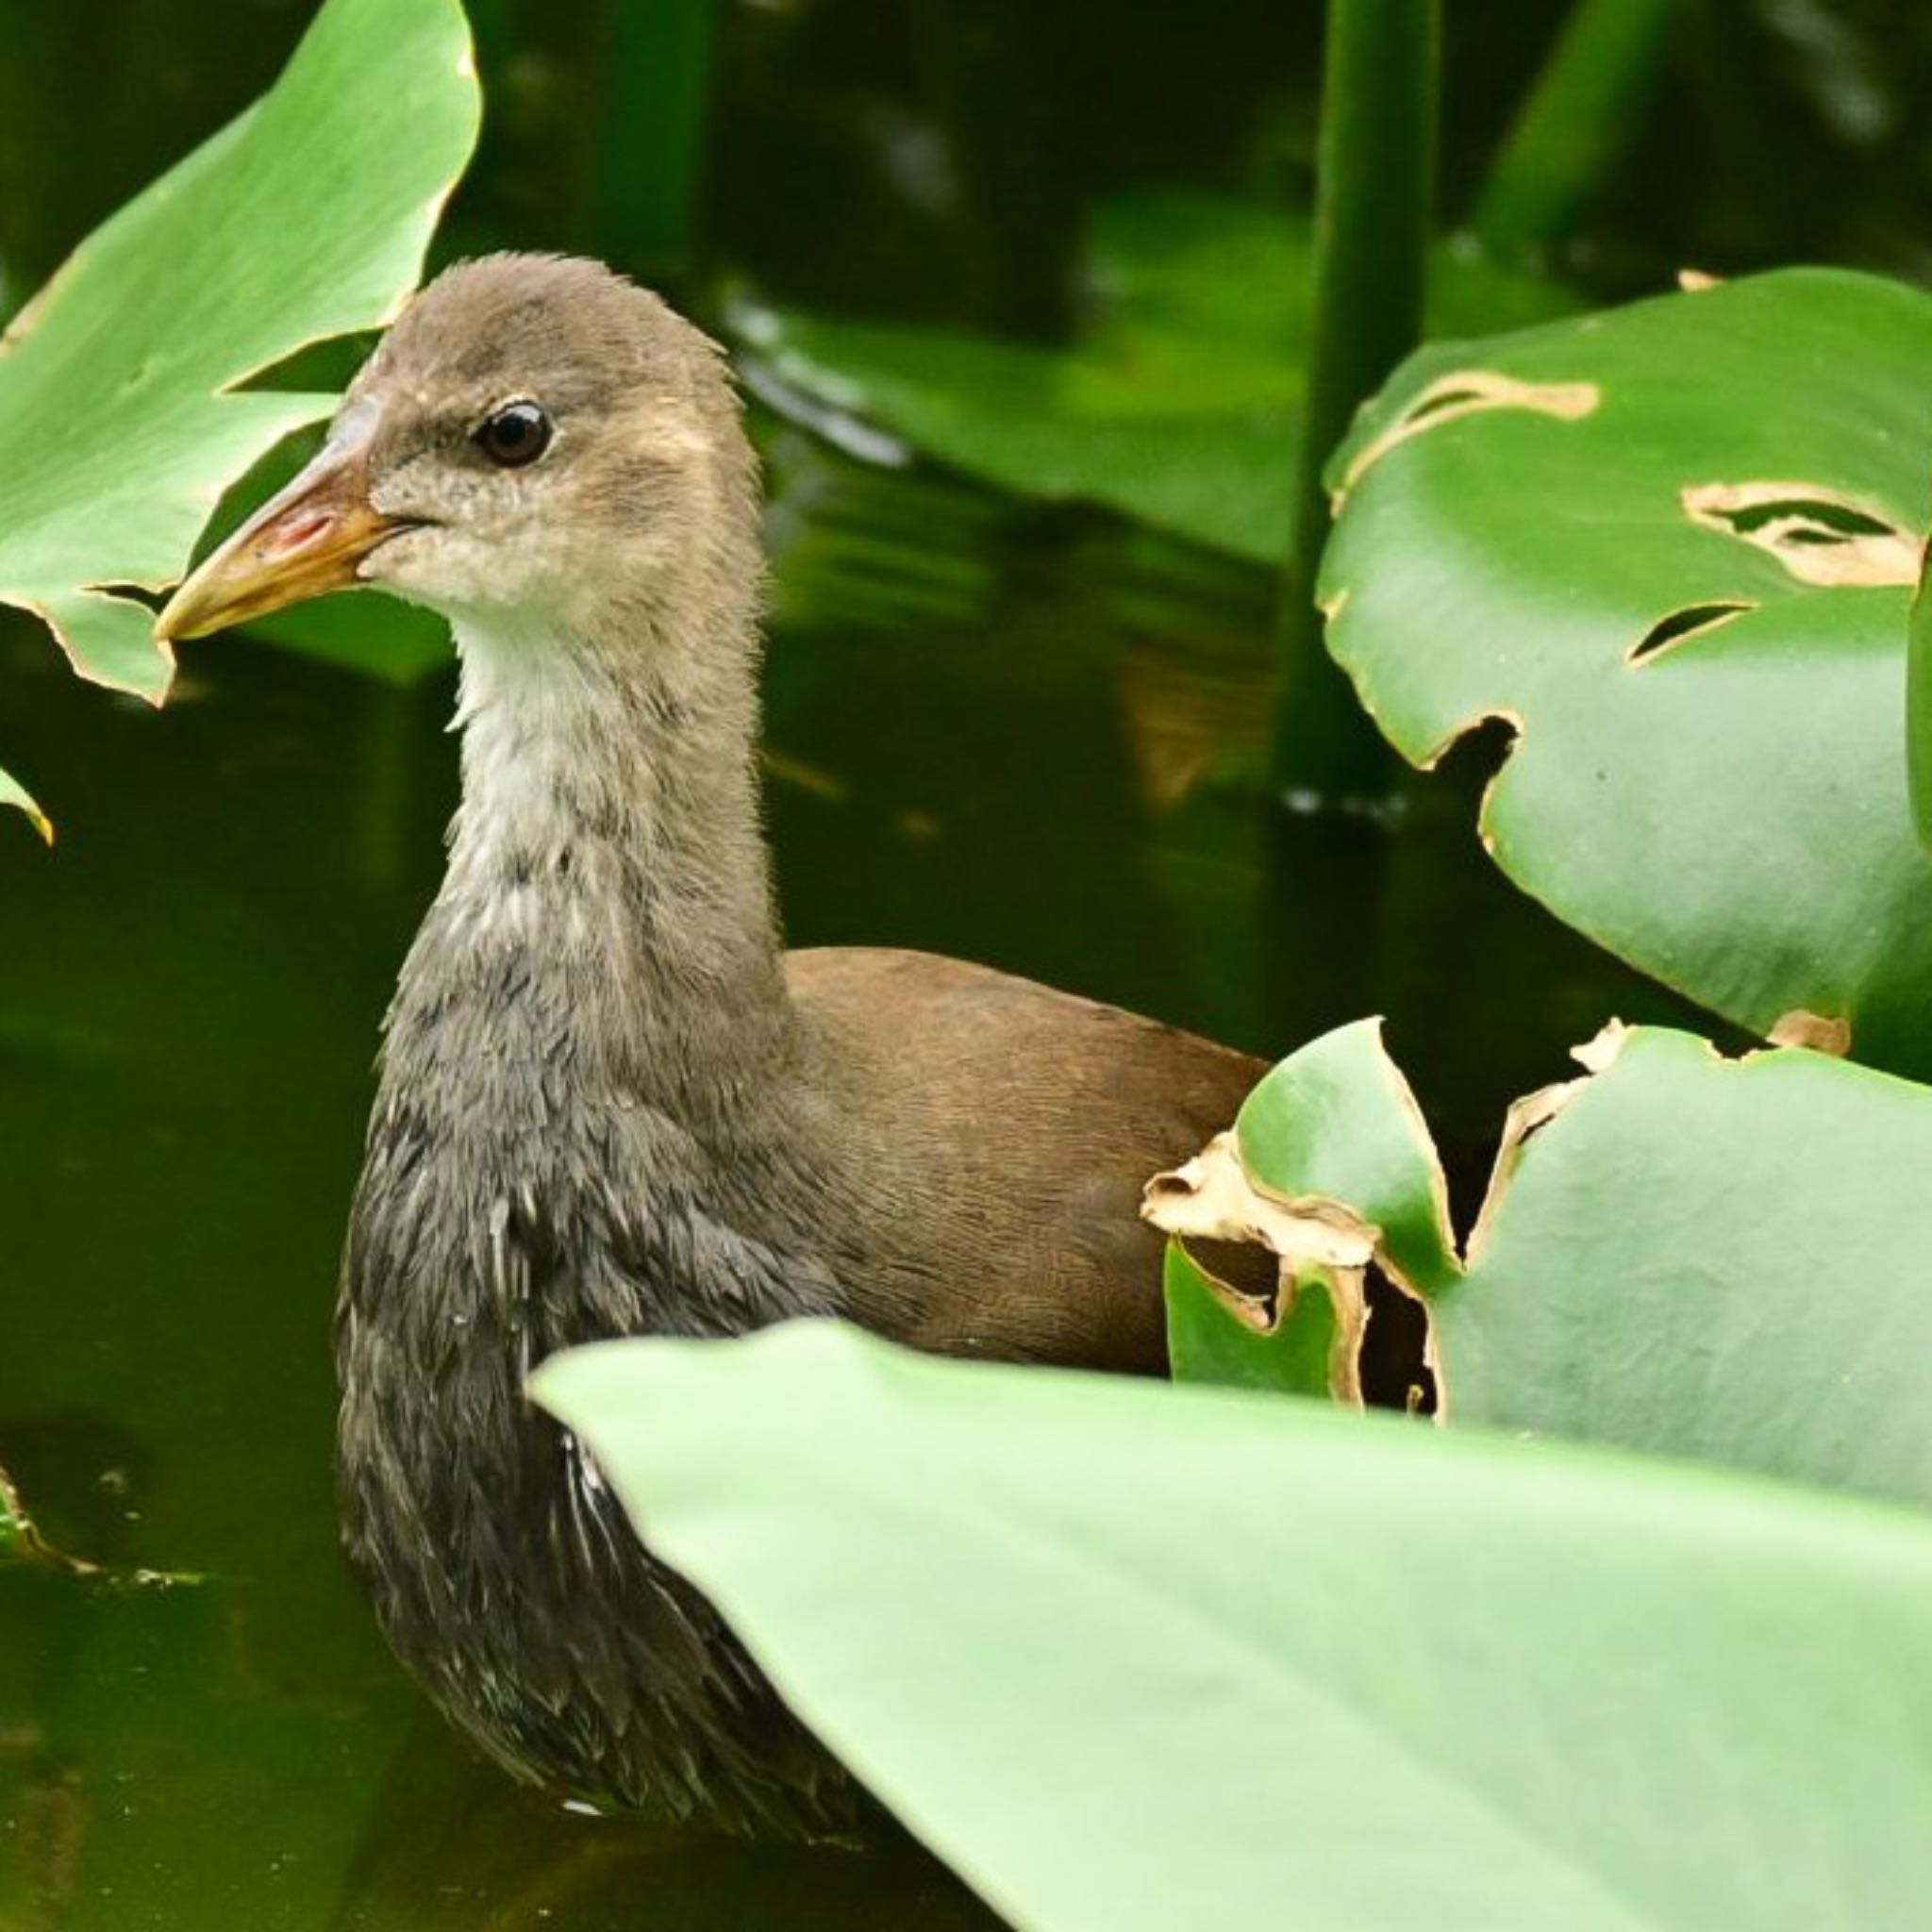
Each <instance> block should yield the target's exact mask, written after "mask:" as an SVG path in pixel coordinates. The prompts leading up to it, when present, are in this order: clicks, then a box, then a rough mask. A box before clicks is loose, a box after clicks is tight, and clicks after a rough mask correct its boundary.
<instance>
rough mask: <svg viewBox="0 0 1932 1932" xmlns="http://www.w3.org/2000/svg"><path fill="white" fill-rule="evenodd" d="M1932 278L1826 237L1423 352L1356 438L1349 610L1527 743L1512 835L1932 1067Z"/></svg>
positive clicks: (1538, 861)
mask: <svg viewBox="0 0 1932 1932" xmlns="http://www.w3.org/2000/svg"><path fill="white" fill-rule="evenodd" d="M1928 419H1932V296H1928V295H1926V294H1924V293H1923V292H1922V291H1917V290H1913V289H1907V288H1905V287H1903V286H1901V285H1899V284H1896V283H1891V282H1885V281H1880V280H1877V279H1875V278H1873V277H1870V276H1864V275H1845V274H1838V273H1826V272H1823V271H1809V270H1807V271H1792V272H1789V273H1784V274H1779V275H1765V276H1760V277H1757V278H1754V279H1751V280H1748V281H1741V282H1734V283H1729V284H1726V285H1724V286H1721V287H1716V288H1711V289H1707V290H1703V291H1699V292H1696V293H1691V294H1682V295H1673V296H1666V297H1663V298H1661V299H1658V300H1656V301H1651V302H1644V303H1640V304H1637V305H1636V306H1634V307H1632V308H1624V309H1621V310H1617V311H1614V312H1612V313H1609V314H1606V315H1599V316H1591V317H1585V318H1583V319H1580V320H1577V321H1573V322H1563V323H1557V324H1554V325H1548V326H1545V327H1541V328H1537V329H1533V330H1530V331H1527V332H1524V333H1522V334H1519V335H1516V336H1512V337H1506V338H1503V339H1500V340H1497V341H1489V342H1479V343H1470V344H1462V345H1459V346H1457V347H1454V348H1446V347H1439V348H1434V349H1429V350H1425V351H1424V352H1423V353H1422V354H1420V355H1418V356H1416V357H1414V358H1411V359H1410V361H1409V362H1407V364H1405V365H1404V367H1403V369H1402V370H1400V371H1399V372H1398V373H1397V375H1396V376H1395V378H1394V379H1393V381H1392V382H1391V384H1390V386H1389V388H1388V390H1387V391H1385V392H1384V394H1383V395H1381V396H1380V397H1379V398H1377V400H1376V401H1375V402H1374V404H1373V405H1372V406H1371V407H1370V408H1369V409H1367V410H1366V411H1365V412H1364V414H1363V416H1362V417H1361V419H1360V420H1359V421H1358V423H1357V427H1356V430H1355V433H1354V435H1353V437H1352V439H1351V441H1349V442H1348V443H1347V444H1345V445H1344V446H1343V448H1342V449H1341V452H1339V453H1338V456H1337V458H1336V461H1335V464H1334V467H1333V471H1332V480H1333V481H1334V483H1335V485H1336V487H1337V489H1338V490H1339V491H1341V493H1342V497H1343V503H1342V508H1341V518H1340V521H1339V524H1338V526H1337V529H1336V533H1335V536H1334V538H1333V540H1332V541H1331V542H1330V544H1329V547H1328V551H1327V555H1326V558H1325V559H1324V572H1323V587H1322V594H1323V599H1324V605H1325V607H1326V608H1328V609H1329V610H1330V611H1331V613H1332V622H1331V624H1330V625H1329V643H1330V648H1331V649H1332V650H1333V651H1334V653H1335V656H1336V657H1337V658H1339V659H1340V660H1341V664H1342V665H1343V666H1344V668H1345V669H1346V670H1347V671H1348V672H1349V673H1350V675H1352V676H1353V677H1354V679H1355V681H1356V685H1357V690H1358V691H1359V692H1360V694H1361V698H1362V701H1363V703H1364V704H1365V705H1367V707H1368V708H1369V710H1370V711H1371V712H1372V713H1373V714H1374V718H1375V720H1376V722H1377V723H1378V724H1380V725H1381V727H1382V729H1383V731H1384V732H1385V733H1386V734H1387V735H1388V736H1389V738H1390V739H1391V741H1393V742H1394V743H1395V745H1396V746H1397V747H1398V748H1399V749H1400V750H1401V751H1402V752H1403V754H1404V755H1405V756H1406V757H1407V758H1409V759H1411V760H1412V761H1413V762H1415V763H1417V764H1424V765H1426V764H1430V763H1433V762H1434V761H1435V760H1436V759H1437V758H1441V756H1442V754H1443V753H1444V751H1445V750H1446V749H1447V748H1448V747H1449V746H1450V745H1452V744H1453V743H1454V742H1455V741H1456V740H1457V738H1458V737H1460V736H1461V735H1462V734H1464V733H1465V732H1468V731H1470V730H1472V729H1474V727H1475V726H1477V725H1478V724H1483V723H1484V722H1486V721H1495V720H1500V721H1504V722H1505V723H1507V725H1508V727H1509V728H1510V729H1511V731H1512V732H1513V733H1514V734H1515V739H1516V742H1515V744H1514V747H1513V749H1512V750H1511V751H1510V753H1509V756H1508V758H1507V762H1506V763H1505V764H1504V767H1503V769H1502V772H1501V773H1500V774H1499V775H1498V777H1497V779H1496V781H1495V783H1494V785H1493V786H1492V787H1491V791H1490V793H1489V795H1488V798H1487V800H1486V803H1485V806H1484V809H1483V813H1482V835H1483V838H1484V840H1485V841H1486V843H1487V844H1488V845H1489V847H1490V849H1491V852H1492V853H1493V855H1494V857H1495V858H1496V860H1497V862H1498V863H1499V864H1500V865H1501V866H1502V867H1503V869H1504V871H1505V872H1507V874H1509V876H1510V877H1511V878H1513V879H1514V880H1516V881H1517V883H1518V884H1519V885H1522V886H1523V887H1524V888H1525V889H1526V890H1527V891H1530V892H1532V893H1534V894H1535V895H1536V896H1537V897H1538V898H1539V899H1541V900H1542V901H1543V902H1544V903H1545V904H1546V905H1548V906H1549V907H1550V908H1552V909H1553V910H1555V911H1556V912H1557V914H1558V915H1559V916H1560V917H1562V918H1563V919H1565V920H1567V921H1569V922H1570V923H1571V924H1574V925H1575V926H1577V927H1579V928H1580V929H1581V930H1583V931H1584V932H1586V933H1588V934H1589V935H1590V936H1591V938H1592V939H1594V940H1597V941H1600V942H1601V943H1602V944H1604V945H1606V946H1607V947H1608V948H1609V949H1610V950H1611V951H1613V952H1615V953H1617V954H1619V955H1621V956H1622V957H1623V958H1626V959H1628V960H1630V961H1631V962H1633V963H1634V964H1636V965H1639V966H1641V967H1642V968H1644V969H1645V970H1646V971H1648V972H1650V973H1653V974H1656V975H1657V977H1658V978H1659V979H1662V980H1664V981H1666V982H1667V983H1668V984H1670V985H1672V986H1674V987H1677V988H1679V989H1680V990H1681V991H1684V992H1686V993H1688V994H1690V995H1691V997H1692V998H1694V999H1697V1000H1700V1001H1702V1002H1703V1003H1704V1004H1705V1005H1707V1006H1708V1007H1710V1008H1713V1009H1714V1010H1715V1011H1717V1012H1720V1013H1722V1014H1724V1015H1725V1016H1726V1017H1727V1018H1729V1019H1732V1020H1735V1021H1737V1022H1739V1023H1740V1024H1743V1025H1745V1026H1748V1027H1751V1028H1753V1029H1754V1030H1756V1031H1757V1032H1759V1033H1763V1034H1767V1035H1768V1034H1770V1033H1772V1032H1773V1031H1774V1029H1776V1028H1777V1027H1778V1026H1779V1023H1780V1022H1788V1023H1789V1026H1790V1028H1791V1029H1796V1030H1797V1031H1798V1032H1799V1033H1800V1035H1801V1037H1802V1036H1803V1035H1805V1034H1807V1033H1815V1031H1816V1029H1817V1027H1818V1025H1819V1024H1820V1023H1821V1022H1825V1023H1840V1022H1843V1023H1849V1025H1850V1031H1851V1049H1852V1051H1853V1052H1854V1053H1856V1054H1857V1057H1858V1058H1861V1059H1865V1060H1869V1061H1872V1062H1874V1063H1875V1064H1879V1065H1884V1066H1888V1067H1890V1068H1892V1069H1894V1070H1895V1071H1899V1072H1909V1073H1914V1074H1927V1073H1932V1006H1928V1004H1927V1002H1926V1000H1925V998H1924V988H1925V985H1926V984H1927V982H1928V978H1932V866H1928V865H1927V864H1926V862H1925V858H1924V855H1923V853H1922V852H1921V851H1920V849H1919V847H1918V846H1917V844H1916V842H1915V840H1914V835H1913V825H1912V816H1911V811H1910V807H1909V803H1908V795H1907V777H1906V765H1905V741H1906V734H1905V730H1904V728H1903V724H1902V722H1901V717H1900V709H1901V697H1902V692H1903V688H1904V679H1905V653H1906V633H1907V601H1908V599H1909V597H1910V594H1911V586H1912V584H1913V582H1914V580H1915V577H1916V575H1917V558H1918V551H1919V533H1920V532H1921V531H1922V530H1923V529H1924V527H1925V525H1926V521H1927V515H1928V508H1932V500H1928V499H1932V491H1928V479H1932V470H1928V464H1927V458H1926V439H1925V436H1924V424H1925V423H1926V422H1927V421H1928Z"/></svg>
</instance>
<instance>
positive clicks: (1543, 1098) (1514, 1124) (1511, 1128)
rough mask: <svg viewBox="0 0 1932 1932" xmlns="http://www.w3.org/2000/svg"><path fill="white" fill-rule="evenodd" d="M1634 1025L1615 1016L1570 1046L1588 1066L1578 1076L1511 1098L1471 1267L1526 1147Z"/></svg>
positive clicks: (1479, 1213)
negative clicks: (1580, 1042)
mask: <svg viewBox="0 0 1932 1932" xmlns="http://www.w3.org/2000/svg"><path fill="white" fill-rule="evenodd" d="M1630 1030H1631V1029H1630V1028H1629V1027H1628V1026H1626V1025H1625V1024H1624V1023H1623V1021H1621V1020H1612V1021H1610V1022H1609V1023H1608V1024H1607V1025H1606V1026H1604V1027H1603V1028H1602V1030H1601V1031H1600V1032H1598V1034H1597V1035H1596V1037H1595V1038H1594V1039H1592V1040H1587V1041H1584V1043H1583V1044H1582V1045H1581V1046H1573V1047H1572V1048H1571V1049H1570V1058H1572V1059H1574V1061H1575V1062H1576V1063H1577V1064H1578V1065H1579V1066H1580V1067H1581V1068H1582V1069H1583V1072H1582V1074H1580V1075H1579V1076H1578V1077H1577V1078H1575V1079H1574V1080H1558V1081H1557V1082H1556V1083H1555V1084H1554V1085H1552V1086H1549V1087H1539V1088H1538V1089H1537V1090H1536V1091H1535V1092H1534V1093H1525V1094H1524V1096H1523V1098H1522V1099H1521V1100H1518V1101H1515V1102H1513V1103H1512V1104H1511V1106H1510V1108H1509V1111H1508V1112H1507V1114H1505V1115H1504V1117H1503V1138H1502V1139H1501V1140H1500V1141H1498V1142H1497V1143H1496V1158H1495V1162H1494V1164H1493V1165H1492V1166H1491V1169H1490V1184H1489V1186H1488V1187H1487V1188H1486V1189H1484V1191H1483V1201H1482V1206H1481V1207H1480V1208H1477V1209H1476V1217H1475V1225H1474V1227H1472V1228H1471V1229H1470V1231H1469V1241H1468V1242H1467V1244H1466V1245H1465V1247H1464V1249H1463V1266H1464V1267H1465V1268H1474V1267H1475V1266H1476V1263H1477V1261H1478V1259H1479V1258H1480V1257H1481V1255H1482V1251H1483V1248H1484V1246H1485V1245H1486V1244H1487V1243H1488V1241H1489V1238H1490V1233H1491V1229H1492V1228H1493V1227H1494V1225H1495V1221H1496V1216H1497V1214H1498V1213H1499V1212H1500V1211H1501V1209H1502V1206H1503V1197H1504V1195H1505V1194H1506V1193H1507V1191H1508V1188H1509V1183H1510V1181H1511V1180H1513V1179H1514V1178H1515V1175H1516V1170H1517V1167H1518V1166H1519V1165H1520V1164H1521V1162H1522V1159H1523V1155H1524V1149H1525V1148H1526V1147H1527V1146H1528V1145H1529V1143H1530V1141H1532V1140H1534V1139H1535V1138H1536V1136H1537V1135H1538V1134H1540V1133H1541V1132H1542V1130H1543V1129H1544V1128H1545V1127H1546V1126H1548V1125H1549V1124H1550V1123H1551V1122H1552V1121H1553V1120H1555V1119H1556V1118H1557V1116H1558V1115H1559V1114H1560V1113H1562V1112H1563V1110H1564V1109H1565V1108H1567V1107H1569V1105H1570V1104H1571V1103H1572V1102H1573V1101H1574V1099H1575V1098H1576V1096H1577V1095H1578V1094H1579V1093H1581V1092H1582V1091H1584V1089H1585V1088H1586V1087H1588V1086H1589V1085H1590V1083H1591V1081H1592V1080H1594V1079H1595V1078H1596V1077H1597V1075H1598V1074H1605V1073H1607V1072H1608V1071H1609V1070H1610V1068H1611V1067H1613V1066H1614V1065H1615V1064H1616V1062H1617V1058H1618V1056H1619V1055H1620V1054H1622V1052H1623V1051H1624V1046H1625V1045H1626V1044H1627V1043H1628V1042H1629V1039H1630Z"/></svg>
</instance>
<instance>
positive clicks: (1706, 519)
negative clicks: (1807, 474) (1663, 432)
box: [1683, 483, 1919, 589]
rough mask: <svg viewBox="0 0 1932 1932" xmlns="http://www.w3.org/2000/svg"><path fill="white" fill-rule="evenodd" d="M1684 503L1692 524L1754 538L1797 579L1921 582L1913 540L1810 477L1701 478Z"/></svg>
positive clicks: (1847, 583) (1840, 583)
mask: <svg viewBox="0 0 1932 1932" xmlns="http://www.w3.org/2000/svg"><path fill="white" fill-rule="evenodd" d="M1683 503H1684V509H1685V512H1686V514H1688V515H1689V517H1690V518H1691V522H1692V523H1696V524H1702V525H1704V526H1705V528H1707V529H1710V530H1722V531H1724V533H1725V534H1726V535H1729V536H1733V537H1740V538H1742V539H1743V541H1745V542H1747V543H1752V544H1755V545H1756V546H1757V548H1758V549H1759V550H1762V551H1765V552H1766V553H1768V554H1769V555H1770V556H1772V557H1774V558H1777V560H1778V561H1779V562H1780V563H1781V564H1783V565H1784V567H1785V568H1786V569H1787V570H1788V571H1790V574H1791V575H1793V576H1794V577H1796V578H1797V579H1798V581H1799V582H1800V583H1805V584H1815V585H1818V586H1820V587H1821V588H1824V589H1836V588H1845V587H1855V586H1858V585H1888V584H1890V585H1910V584H1915V583H1917V582H1918V578H1919V544H1918V541H1917V539H1916V538H1914V537H1912V536H1911V535H1910V534H1909V533H1908V532H1907V531H1905V530H1902V529H1900V528H1898V526H1897V525H1894V524H1892V523H1890V522H1889V521H1888V520H1887V519H1886V517H1885V516H1884V515H1883V514H1882V513H1881V512H1880V511H1878V510H1876V509H1874V508H1872V507H1871V506H1870V505H1869V504H1861V503H1857V502H1854V501H1853V500H1852V499H1851V498H1850V497H1849V496H1847V495H1845V494H1843V493H1841V492H1839V491H1831V490H1827V489H1822V488H1820V487H1818V486H1817V485H1815V484H1807V483H1700V484H1693V485H1691V486H1689V487H1688V488H1686V489H1685V491H1684V492H1683Z"/></svg>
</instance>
